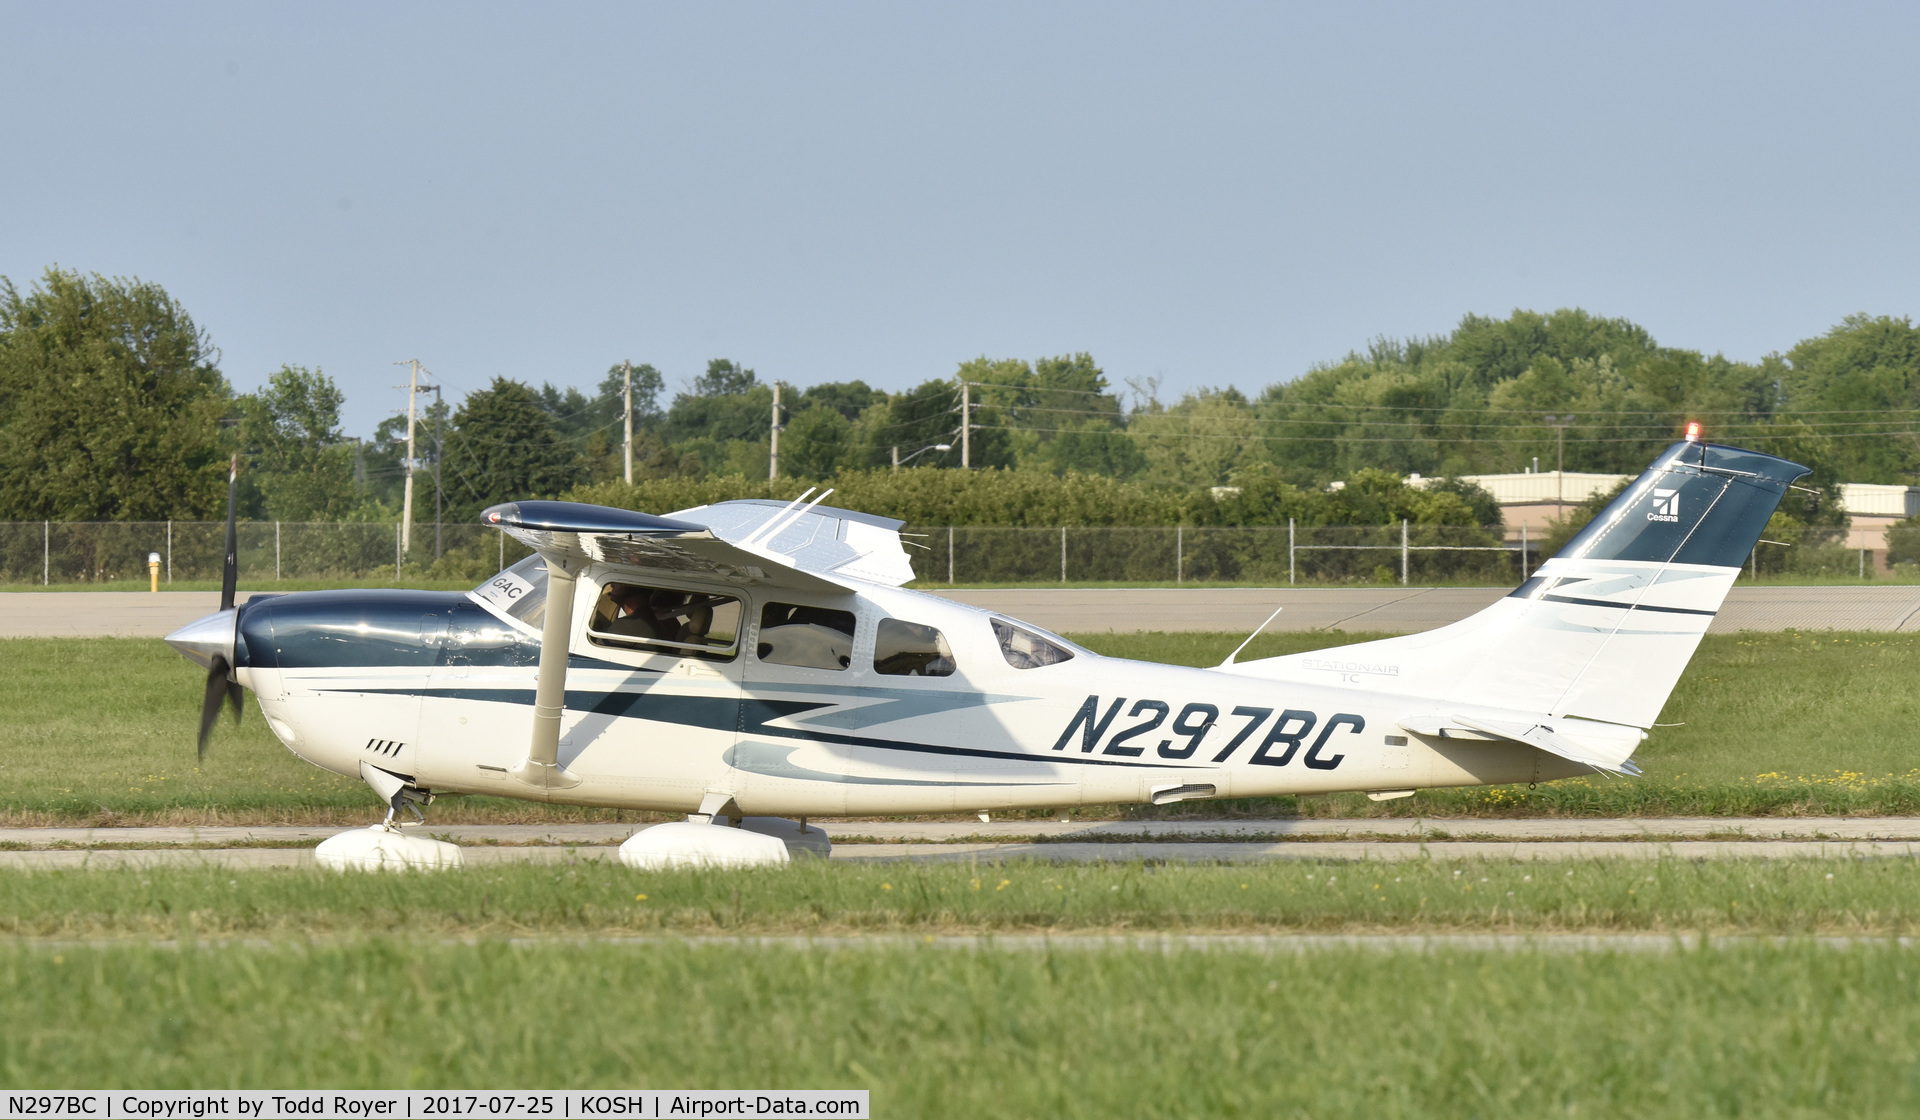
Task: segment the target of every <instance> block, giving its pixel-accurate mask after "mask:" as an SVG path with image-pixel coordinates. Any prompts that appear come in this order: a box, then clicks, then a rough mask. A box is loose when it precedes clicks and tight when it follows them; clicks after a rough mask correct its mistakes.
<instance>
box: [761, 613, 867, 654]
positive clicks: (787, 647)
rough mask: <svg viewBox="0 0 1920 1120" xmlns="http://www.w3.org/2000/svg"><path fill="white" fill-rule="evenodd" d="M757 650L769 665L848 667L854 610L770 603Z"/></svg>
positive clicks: (851, 645)
mask: <svg viewBox="0 0 1920 1120" xmlns="http://www.w3.org/2000/svg"><path fill="white" fill-rule="evenodd" d="M754 652H755V654H756V655H757V656H758V657H759V658H760V660H762V661H764V662H766V663H767V664H769V665H798V666H800V667H801V668H803V669H836V670H837V669H845V668H846V667H847V666H848V665H851V664H853V612H852V611H837V610H833V609H832V608H829V607H805V606H799V605H796V604H793V603H768V604H767V605H766V607H765V608H764V609H762V610H761V612H760V640H759V643H758V645H757V648H756V649H755V650H754Z"/></svg>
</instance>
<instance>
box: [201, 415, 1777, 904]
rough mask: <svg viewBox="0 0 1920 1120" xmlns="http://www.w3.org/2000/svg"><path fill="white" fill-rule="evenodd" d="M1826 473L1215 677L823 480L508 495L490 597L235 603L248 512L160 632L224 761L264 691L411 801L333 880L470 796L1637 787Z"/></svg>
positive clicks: (1672, 463)
mask: <svg viewBox="0 0 1920 1120" xmlns="http://www.w3.org/2000/svg"><path fill="white" fill-rule="evenodd" d="M1690 432H1691V430H1690ZM1806 473H1807V468H1805V467H1802V466H1800V465H1799V464H1796V463H1792V462H1788V461H1786V460H1784V459H1779V458H1775V457H1773V456H1771V455H1766V454H1762V453H1759V452H1755V451H1747V450H1742V449H1740V448H1735V447H1727V446H1721V445H1717V444H1712V443H1706V442H1701V441H1699V440H1698V439H1696V438H1693V437H1692V435H1691V434H1690V436H1689V438H1688V439H1686V440H1684V441H1682V442H1679V443H1676V444H1674V445H1673V446H1672V447H1670V448H1668V449H1667V450H1666V451H1665V452H1663V453H1662V454H1661V455H1660V456H1659V457H1658V458H1657V459H1655V460H1654V462H1653V464H1652V465H1651V466H1649V467H1648V468H1647V470H1646V471H1645V473H1643V474H1642V475H1640V477H1639V478H1638V479H1636V480H1635V481H1634V482H1633V483H1632V484H1631V485H1630V486H1628V488H1627V489H1626V491H1625V492H1624V493H1622V494H1621V495H1620V497H1619V498H1618V499H1617V500H1616V501H1614V502H1613V503H1612V504H1611V505H1610V506H1608V507H1607V509H1606V510H1605V511H1604V512H1603V513H1601V514H1600V516H1599V517H1597V518H1595V519H1594V521H1593V522H1592V523H1591V524H1590V525H1588V526H1587V527H1586V529H1584V530H1583V531H1582V532H1581V533H1580V534H1579V535H1578V536H1576V537H1575V538H1574V539H1573V540H1572V541H1571V542H1570V543H1569V544H1568V545H1567V546H1566V547H1565V548H1564V549H1562V550H1561V551H1560V553H1559V554H1558V555H1556V556H1554V557H1553V558H1552V559H1551V560H1548V561H1547V562H1545V563H1544V564H1542V565H1541V566H1540V568H1539V570H1538V571H1537V572H1536V573H1535V574H1534V575H1533V576H1532V577H1531V578H1529V579H1527V580H1526V581H1525V582H1524V583H1522V584H1521V585H1520V586H1519V587H1518V588H1516V589H1514V591H1513V592H1512V593H1511V594H1509V595H1507V596H1506V597H1505V598H1502V599H1501V600H1499V601H1498V602H1496V603H1495V604H1493V605H1492V606H1490V607H1488V608H1487V609H1485V610H1483V611H1481V612H1480V613H1478V614H1476V615H1473V616H1472V617H1470V618H1467V619H1465V620H1463V621H1461V622H1457V623H1454V624H1453V625H1450V626H1446V627H1442V628H1440V629H1437V630H1433V631H1429V632H1426V633H1421V634H1413V635H1408V636H1405V637H1399V638H1390V639H1386V640H1383V641H1374V642H1364V643H1360V644H1357V645H1349V646H1344V647H1341V648H1337V649H1328V650H1321V651H1318V652H1314V653H1306V654H1295V655H1290V656H1285V657H1272V658H1263V659H1260V660H1252V661H1242V662H1236V661H1235V660H1234V659H1233V658H1232V657H1229V658H1228V659H1227V661H1226V662H1225V663H1223V664H1221V665H1217V666H1214V667H1212V668H1205V669H1196V668H1188V667H1184V666H1174V665H1160V664H1151V663H1147V662H1140V661H1130V660H1125V659H1121V658H1114V657H1105V656H1102V655H1099V654H1096V653H1093V652H1091V651H1090V650H1087V649H1083V648H1081V647H1080V646H1077V645H1075V644H1073V643H1072V642H1069V641H1067V640H1066V639H1064V638H1061V637H1059V636H1057V635H1054V634H1050V633H1048V632H1046V631H1045V630H1042V629H1040V628H1039V627H1036V626H1031V625H1028V624H1027V623H1024V622H1021V621H1019V620H1017V619H1013V618H1009V617H1006V616H1004V615H1001V614H997V613H995V612H992V611H987V610H981V609H977V608H974V607H970V606H966V605H964V604H960V603H956V602H953V601H950V600H947V599H943V598H939V597H936V596H933V595H928V594H925V593H922V592H917V591H911V590H907V589H906V588H905V587H904V586H903V585H904V584H906V583H908V582H909V581H910V580H911V579H912V578H913V572H912V569H911V567H910V566H909V564H908V560H907V555H906V552H905V550H904V549H903V548H902V546H901V541H900V534H899V528H900V525H901V523H900V522H897V521H892V520H889V519H886V518H881V517H874V516H871V515H868V514H863V513H855V512H851V511H847V510H841V509H834V508H831V507H828V506H825V505H823V504H821V499H824V498H825V497H826V496H827V495H826V494H822V495H820V497H819V498H815V499H813V501H812V503H811V504H802V503H803V502H804V501H805V499H806V498H808V497H810V496H811V494H812V492H811V491H809V492H808V494H807V495H803V497H802V499H800V500H796V501H795V502H793V503H789V504H787V505H784V506H783V505H780V504H779V503H777V502H765V501H732V502H720V503H716V504H713V505H709V506H701V507H697V508H694V509H687V510H681V511H679V512H676V513H673V514H669V515H667V516H664V517H663V516H654V515H651V514H646V513H635V512H632V511H628V510H621V509H611V508H607V507H602V506H592V505H581V504H575V503H568V502H552V501H526V502H517V503H509V504H506V505H499V506H495V507H493V508H491V509H489V510H487V511H486V512H485V514H484V515H483V518H484V521H485V523H486V524H488V525H491V526H496V527H498V528H499V529H501V530H503V531H505V532H506V533H508V534H510V535H511V536H513V537H514V538H515V539H516V540H519V541H521V542H523V543H524V544H526V545H527V546H528V547H530V548H532V549H533V550H534V553H533V555H531V556H529V557H527V558H526V559H524V560H522V561H520V562H519V563H517V564H514V565H513V566H511V567H509V568H507V569H506V570H505V571H502V572H501V573H499V574H498V575H496V576H494V577H493V578H492V579H489V580H487V581H486V582H485V583H483V584H481V585H480V586H479V587H476V588H474V589H473V590H472V591H470V592H466V593H464V594H461V593H437V592H424V591H401V590H360V591H315V592H300V593H296V594H284V595H272V596H255V597H254V598H252V599H251V600H250V601H249V602H248V603H247V604H246V605H244V606H240V607H236V606H234V604H233V588H234V571H235V554H234V548H233V543H232V541H233V537H232V530H231V520H232V518H231V510H230V513H229V526H230V527H229V536H228V541H229V544H228V558H227V569H226V581H225V588H224V591H223V597H222V608H221V610H220V611H219V613H217V614H214V615H210V616H208V617H206V618H203V619H200V620H199V621H197V622H194V623H192V624H190V625H188V626H186V627H184V628H182V629H181V630H179V631H178V632H176V633H174V634H172V635H170V636H169V637H168V638H167V641H168V642H169V643H171V644H172V645H173V646H174V647H175V648H176V649H178V650H179V651H180V652H181V653H183V654H185V655H186V656H187V657H189V658H192V659H193V660H195V661H197V662H199V663H201V664H203V665H206V666H207V667H208V671H209V672H208V678H207V695H206V703H205V705H204V707H203V711H202V723H201V746H202V750H203V751H204V748H205V742H206V734H207V731H208V730H209V729H210V728H211V726H212V723H213V721H214V719H215V718H216V717H217V716H218V713H219V708H220V704H221V702H222V699H223V697H224V698H225V699H227V700H228V701H229V702H231V703H232V704H233V708H234V715H235V717H236V718H238V716H239V706H240V697H239V690H240V688H241V687H242V686H244V687H246V688H249V689H251V690H252V691H253V692H254V694H255V696H256V697H258V699H259V703H260V708H261V711H262V712H263V713H264V715H265V717H266V720H267V723H268V725H269V726H270V727H271V728H272V729H273V732H274V734H275V735H276V736H278V737H279V739H280V741H281V742H283V743H285V744H286V746H287V748H288V749H289V750H291V751H293V752H294V753H295V754H297V755H299V756H300V757H301V758H304V759H306V760H308V761H310V762H312V763H314V764H315V765H317V766H320V767H323V768H325V769H327V770H331V771H334V772H335V773H339V774H344V775H357V776H359V777H361V778H363V779H364V780H365V781H366V782H367V784H368V785H369V786H371V787H372V788H373V789H374V790H375V791H377V792H378V794H379V795H380V797H381V798H382V799H383V800H385V801H386V802H387V803H388V806H389V810H390V811H389V813H388V815H387V820H386V822H383V823H382V824H380V825H376V826H374V827H372V828H370V829H359V830H354V831H352V832H348V833H343V834H341V835H340V836H336V837H333V838H332V839H329V840H328V841H326V843H325V844H323V845H322V847H321V850H320V853H319V854H320V856H321V859H322V862H324V863H327V864H329V865H332V866H375V865H385V864H399V865H435V864H443V863H449V862H457V861H458V850H457V849H456V848H453V846H452V845H446V844H442V843H440V842H437V841H434V840H431V839H428V838H426V837H424V836H421V835H419V833H418V831H417V830H414V831H407V832H402V831H401V830H400V829H399V827H398V826H397V825H396V824H395V818H396V816H397V815H398V813H399V812H400V810H402V809H403V808H408V809H412V810H413V812H415V813H416V814H417V813H418V812H419V809H418V806H419V805H422V804H425V803H427V802H429V801H431V800H432V799H433V798H434V797H436V796H443V795H447V794H490V795H495V796H503V797H516V798H523V799H527V800H532V801H545V802H551V803H556V804H569V805H595V806H608V807H617V808H623V809H650V810H660V811H666V812H672V813H685V814H687V819H686V820H685V821H684V822H675V823H671V824H666V825H656V826H654V827H652V828H648V829H644V830H642V831H640V832H638V833H636V834H635V835H634V837H633V838H632V839H630V840H628V841H627V843H626V845H624V846H623V847H622V849H621V855H622V858H623V859H625V860H626V861H627V862H628V863H630V864H633V865H635V866H661V865H672V864H680V863H715V864H753V863H778V862H783V861H785V860H787V859H788V858H789V856H790V853H795V852H816V853H824V852H825V851H826V850H827V847H828V845H827V842H826V838H825V835H824V833H822V832H821V830H820V829H819V828H817V827H809V826H808V825H807V824H806V818H808V817H821V816H840V815H846V814H914V813H954V812H969V813H986V812H991V811H993V810H1008V809H1018V808H1029V807H1043V806H1044V807H1048V808H1060V807H1064V806H1071V805H1092V804H1111V803H1124V802H1133V803H1140V802H1146V803H1153V804H1169V803H1172V802H1178V801H1187V800H1197V799H1206V798H1220V797H1234V798H1241V797H1266V796H1274V795H1281V794H1312V793H1326V792H1332V791H1340V790H1356V791H1364V792H1366V793H1368V794H1370V795H1371V796H1373V797H1375V798H1378V799H1386V798H1393V797H1402V796H1407V795H1409V794H1411V793H1412V792H1413V791H1415V790H1420V789H1430V788H1436V787H1444V786H1474V785H1490V784H1499V783H1511V782H1544V781H1552V780H1555V779H1559V778H1566V777H1571V776H1575V775H1580V774H1587V773H1592V772H1596V771H1598V772H1609V773H1613V772H1618V773H1627V774H1634V773H1638V770H1637V769H1636V768H1635V767H1634V766H1633V764H1632V762H1631V761H1630V759H1631V758H1632V755H1633V753H1634V751H1635V749H1636V748H1637V747H1638V746H1639V744H1640V743H1641V742H1642V741H1643V740H1644V739H1646V737H1647V731H1648V729H1649V728H1651V727H1652V726H1653V723H1654V720H1655V719H1656V718H1657V716H1658V714H1659V712H1660V709H1661V707H1662V706H1663V705H1664V704H1665V703H1666V700H1667V697H1668V695H1669V694H1670V693H1671V692H1672V691H1673V687H1674V685H1675V683H1676V682H1677V681H1678V680H1679V677H1680V674H1681V672H1682V671H1683V670H1684V669H1685V668H1686V665H1687V662H1688V660H1689V659H1690V658H1691V657H1692V655H1693V651H1694V649H1695V648H1696V647H1697V646H1698V645H1699V642H1700V638H1701V636H1702V635H1703V634H1704V633H1705V632H1706V629H1707V626H1708V624H1709V623H1710V622H1711V621H1712V620H1713V617H1714V615H1715V613H1716V612H1717V611H1718V610H1719V608H1720V605H1721V602H1722V601H1723V600H1724V599H1725V597H1726V594H1727V591H1728V589H1729V588H1730V587H1731V586H1732V585H1733V582H1734V579H1735V578H1736V577H1737V575H1738V574H1739V571H1740V569H1741V567H1742V565H1743V564H1744V563H1745V561H1746V558H1747V555H1748V553H1749V552H1750V551H1751V550H1752V549H1753V547H1754V545H1755V543H1756V542H1757V541H1758V539H1759V537H1760V533H1761V530H1762V528H1763V526H1765V524H1766V522H1767V519H1768V518H1769V517H1770V516H1771V515H1772V514H1773V512H1774V509H1775V507H1776V506H1777V505H1778V504H1779V502H1780V500H1781V498H1782V497H1783V496H1784V495H1785V493H1786V491H1787V489H1788V487H1789V486H1790V485H1791V484H1792V483H1793V482H1794V481H1795V480H1796V479H1798V478H1800V477H1801V476H1803V475H1805V474H1806ZM828 493H831V491H829V492H828ZM1243 648H1244V647H1243Z"/></svg>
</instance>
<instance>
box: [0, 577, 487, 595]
mask: <svg viewBox="0 0 1920 1120" xmlns="http://www.w3.org/2000/svg"><path fill="white" fill-rule="evenodd" d="M478 582H479V581H478V580H471V579H455V580H445V579H441V580H434V579H401V580H377V579H366V578H358V579H356V578H352V577H342V578H340V579H283V580H252V579H249V580H242V581H241V583H240V592H241V593H242V594H247V593H249V592H255V591H259V592H268V591H333V590H337V589H341V588H357V587H406V588H412V589H414V590H417V591H466V590H469V589H471V588H472V587H473V585H474V584H476V583H478ZM146 590H147V583H146V581H145V580H137V579H136V580H126V579H123V580H109V581H106V582H102V583H56V584H52V585H42V584H38V583H0V594H4V593H7V592H17V593H26V592H30V591H146ZM218 590H220V581H219V580H217V579H177V580H174V581H173V582H172V583H164V582H163V583H161V585H160V592H161V594H165V593H167V592H169V591H218Z"/></svg>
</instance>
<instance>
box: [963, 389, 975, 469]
mask: <svg viewBox="0 0 1920 1120" xmlns="http://www.w3.org/2000/svg"><path fill="white" fill-rule="evenodd" d="M960 469H961V470H963V471H964V470H971V469H973V385H972V383H971V382H967V381H962V382H961V383H960Z"/></svg>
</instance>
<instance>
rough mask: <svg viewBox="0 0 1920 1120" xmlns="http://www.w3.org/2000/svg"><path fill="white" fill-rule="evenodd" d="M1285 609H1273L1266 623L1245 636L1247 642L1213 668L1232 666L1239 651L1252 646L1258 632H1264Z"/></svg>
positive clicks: (1258, 634) (1242, 643)
mask: <svg viewBox="0 0 1920 1120" xmlns="http://www.w3.org/2000/svg"><path fill="white" fill-rule="evenodd" d="M1286 609H1287V608H1285V607H1275V608H1273V613H1272V614H1270V615H1268V616H1267V621H1266V622H1262V623H1261V624H1260V625H1258V626H1256V627H1254V628H1253V633H1251V634H1248V635H1247V640H1246V641H1244V642H1241V643H1240V645H1239V646H1238V647H1236V648H1235V649H1234V651H1233V652H1232V653H1229V654H1227V659H1226V660H1225V661H1222V662H1221V663H1220V664H1218V665H1215V666H1214V668H1216V669H1224V668H1226V667H1227V666H1229V665H1231V664H1233V659H1234V658H1236V657H1238V656H1240V651H1241V650H1243V649H1246V648H1247V647H1248V646H1250V645H1252V644H1253V640H1254V639H1255V638H1257V637H1259V636H1260V631H1262V630H1265V629H1266V628H1267V627H1268V625H1270V624H1271V623H1272V622H1273V620H1274V619H1276V618H1279V617H1280V612H1281V611H1284V610H1286Z"/></svg>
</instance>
